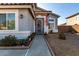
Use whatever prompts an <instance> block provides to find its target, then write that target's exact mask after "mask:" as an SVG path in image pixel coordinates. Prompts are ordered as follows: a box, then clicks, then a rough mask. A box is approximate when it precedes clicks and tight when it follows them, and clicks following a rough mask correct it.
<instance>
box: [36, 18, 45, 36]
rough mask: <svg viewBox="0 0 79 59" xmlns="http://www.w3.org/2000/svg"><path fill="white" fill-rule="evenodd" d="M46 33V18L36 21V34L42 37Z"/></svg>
mask: <svg viewBox="0 0 79 59" xmlns="http://www.w3.org/2000/svg"><path fill="white" fill-rule="evenodd" d="M43 33H44V18H37V19H36V34H38V35H40V34H43Z"/></svg>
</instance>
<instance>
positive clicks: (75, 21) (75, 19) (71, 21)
mask: <svg viewBox="0 0 79 59" xmlns="http://www.w3.org/2000/svg"><path fill="white" fill-rule="evenodd" d="M75 24H78V25H79V15H76V16H73V17H70V18H68V19H67V25H75Z"/></svg>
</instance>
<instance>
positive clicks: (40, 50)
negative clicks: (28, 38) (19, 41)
mask: <svg viewBox="0 0 79 59" xmlns="http://www.w3.org/2000/svg"><path fill="white" fill-rule="evenodd" d="M26 56H51V54H50V52H49V49H48V47H47V44H46V42H45V40H44V37H43V36H42V35H36V37H35V38H34V41H33V43H32V46H31V48H30V49H28V50H27V52H26Z"/></svg>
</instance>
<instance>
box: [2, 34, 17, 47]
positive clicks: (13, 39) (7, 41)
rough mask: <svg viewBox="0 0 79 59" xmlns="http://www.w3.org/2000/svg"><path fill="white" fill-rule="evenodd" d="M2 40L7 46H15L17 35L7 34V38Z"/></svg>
mask: <svg viewBox="0 0 79 59" xmlns="http://www.w3.org/2000/svg"><path fill="white" fill-rule="evenodd" d="M1 42H2V44H3V45H5V46H15V45H16V37H15V36H12V35H9V36H5V38H4V39H2V40H1Z"/></svg>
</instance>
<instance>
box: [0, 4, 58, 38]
mask: <svg viewBox="0 0 79 59" xmlns="http://www.w3.org/2000/svg"><path fill="white" fill-rule="evenodd" d="M58 17H59V15H56V14H54V13H52V12H51V11H47V10H44V9H42V8H39V7H37V5H36V4H35V3H0V39H1V38H4V37H5V36H8V35H15V36H16V37H17V38H19V39H21V38H26V37H27V36H29V35H30V34H31V33H33V32H36V33H37V34H44V33H48V32H49V29H50V30H52V31H53V32H57V19H58ZM48 27H50V28H48Z"/></svg>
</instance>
